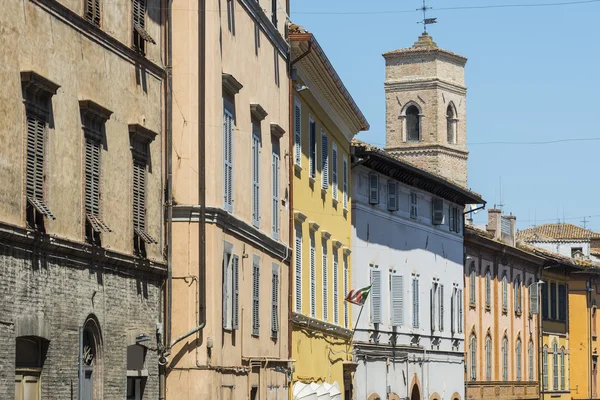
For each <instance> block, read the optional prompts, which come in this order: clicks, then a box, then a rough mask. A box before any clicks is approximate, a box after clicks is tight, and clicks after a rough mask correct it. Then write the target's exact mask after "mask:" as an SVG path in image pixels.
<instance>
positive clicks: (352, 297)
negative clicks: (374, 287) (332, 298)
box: [345, 285, 371, 306]
mask: <svg viewBox="0 0 600 400" xmlns="http://www.w3.org/2000/svg"><path fill="white" fill-rule="evenodd" d="M370 292H371V285H369V286H367V287H364V288H362V289H356V290H355V289H351V290H350V291H349V292H348V295H347V296H346V299H345V300H346V301H347V302H348V303H352V304H356V305H357V306H362V305H364V304H365V301H367V297H369V293H370Z"/></svg>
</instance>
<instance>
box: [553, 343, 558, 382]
mask: <svg viewBox="0 0 600 400" xmlns="http://www.w3.org/2000/svg"><path fill="white" fill-rule="evenodd" d="M552 378H553V379H552V389H553V390H558V343H557V342H556V340H555V341H554V344H553V345H552Z"/></svg>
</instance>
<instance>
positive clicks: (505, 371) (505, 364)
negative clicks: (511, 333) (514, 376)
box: [502, 336, 508, 381]
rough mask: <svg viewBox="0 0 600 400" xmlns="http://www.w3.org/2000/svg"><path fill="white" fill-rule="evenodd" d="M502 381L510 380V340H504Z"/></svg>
mask: <svg viewBox="0 0 600 400" xmlns="http://www.w3.org/2000/svg"><path fill="white" fill-rule="evenodd" d="M502 380H504V381H507V380H508V339H507V338H506V336H505V337H504V339H502Z"/></svg>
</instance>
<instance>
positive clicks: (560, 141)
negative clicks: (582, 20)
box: [468, 0, 600, 146]
mask: <svg viewBox="0 0 600 400" xmlns="http://www.w3.org/2000/svg"><path fill="white" fill-rule="evenodd" d="M598 1H600V0H598ZM595 140H600V137H590V138H571V139H557V140H541V141H529V142H470V143H468V145H469V146H480V145H489V144H507V145H524V146H531V145H540V144H555V143H565V142H587V141H595Z"/></svg>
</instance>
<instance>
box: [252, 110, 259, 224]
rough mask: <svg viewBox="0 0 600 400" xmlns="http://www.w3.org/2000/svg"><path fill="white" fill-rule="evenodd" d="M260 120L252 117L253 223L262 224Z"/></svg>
mask: <svg viewBox="0 0 600 400" xmlns="http://www.w3.org/2000/svg"><path fill="white" fill-rule="evenodd" d="M260 148H261V132H260V121H257V120H256V119H254V118H253V119H252V224H253V225H254V226H255V227H257V228H258V227H259V226H260Z"/></svg>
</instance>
